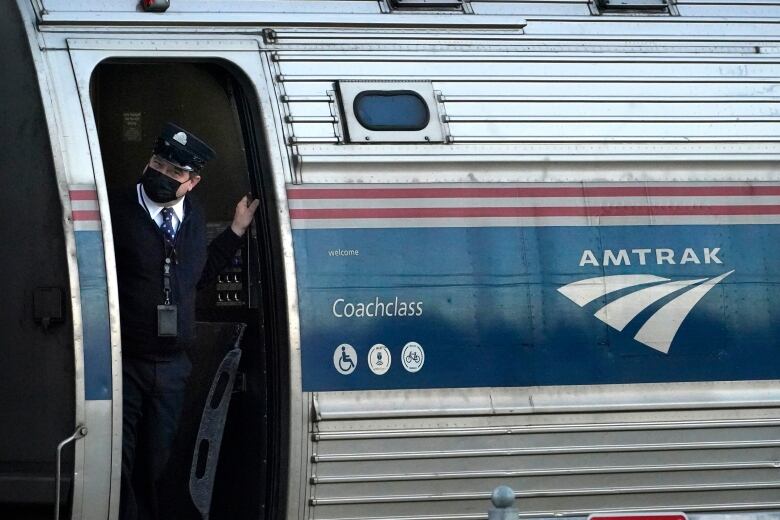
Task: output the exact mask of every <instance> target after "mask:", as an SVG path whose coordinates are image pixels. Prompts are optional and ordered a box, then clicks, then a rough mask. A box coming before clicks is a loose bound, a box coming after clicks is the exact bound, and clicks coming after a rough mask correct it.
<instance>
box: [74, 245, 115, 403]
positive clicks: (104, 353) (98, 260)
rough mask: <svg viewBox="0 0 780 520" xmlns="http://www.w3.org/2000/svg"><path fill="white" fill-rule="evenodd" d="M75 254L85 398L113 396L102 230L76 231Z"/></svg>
mask: <svg viewBox="0 0 780 520" xmlns="http://www.w3.org/2000/svg"><path fill="white" fill-rule="evenodd" d="M76 258H77V261H78V266H79V283H80V285H81V313H82V320H83V329H84V387H85V398H86V399H87V400H102V399H111V386H112V385H111V334H110V331H109V318H108V290H107V287H106V265H105V255H104V252H103V239H102V235H101V233H100V231H76Z"/></svg>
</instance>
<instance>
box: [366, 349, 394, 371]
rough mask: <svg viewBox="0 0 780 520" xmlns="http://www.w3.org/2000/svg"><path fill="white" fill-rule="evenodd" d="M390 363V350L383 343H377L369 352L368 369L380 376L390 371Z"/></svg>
mask: <svg viewBox="0 0 780 520" xmlns="http://www.w3.org/2000/svg"><path fill="white" fill-rule="evenodd" d="M390 361H391V356H390V350H389V349H388V348H387V347H386V346H384V345H382V344H381V343H377V344H376V345H374V346H373V347H371V350H369V351H368V368H370V369H371V371H372V372H373V373H375V374H376V375H378V376H381V375H382V374H385V373H386V372H387V371H388V370H390Z"/></svg>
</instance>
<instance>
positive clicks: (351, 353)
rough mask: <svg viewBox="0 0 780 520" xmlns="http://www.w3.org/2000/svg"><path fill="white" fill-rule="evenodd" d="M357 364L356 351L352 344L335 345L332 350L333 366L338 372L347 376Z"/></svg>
mask: <svg viewBox="0 0 780 520" xmlns="http://www.w3.org/2000/svg"><path fill="white" fill-rule="evenodd" d="M356 365H357V352H355V349H354V348H352V345H348V344H346V343H342V344H341V345H339V346H338V347H336V351H335V352H333V366H335V367H336V370H338V371H339V374H341V375H345V376H348V375H349V374H351V373H352V372H354V371H355V366H356Z"/></svg>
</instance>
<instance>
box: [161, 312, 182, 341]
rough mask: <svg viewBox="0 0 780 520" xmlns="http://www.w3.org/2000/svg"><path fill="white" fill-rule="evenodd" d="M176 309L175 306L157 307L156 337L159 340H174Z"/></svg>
mask: <svg viewBox="0 0 780 520" xmlns="http://www.w3.org/2000/svg"><path fill="white" fill-rule="evenodd" d="M177 313H178V311H177V308H176V306H175V305H158V306H157V336H158V337H161V338H175V337H176V336H177V335H178V329H177V323H178V320H177Z"/></svg>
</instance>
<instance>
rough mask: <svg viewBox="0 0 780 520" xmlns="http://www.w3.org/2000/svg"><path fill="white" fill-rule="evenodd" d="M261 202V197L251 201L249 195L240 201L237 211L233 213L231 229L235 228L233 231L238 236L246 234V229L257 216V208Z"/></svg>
mask: <svg viewBox="0 0 780 520" xmlns="http://www.w3.org/2000/svg"><path fill="white" fill-rule="evenodd" d="M259 204H260V199H255V200H252V201H250V200H249V195H244V198H242V199H241V200H239V201H238V204H236V212H235V214H234V215H233V222H232V223H231V224H230V229H232V230H233V233H235V234H236V235H238V236H244V233H246V229H247V228H248V227H249V225H250V224H251V223H252V219H253V218H254V217H255V210H257V206H258V205H259Z"/></svg>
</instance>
